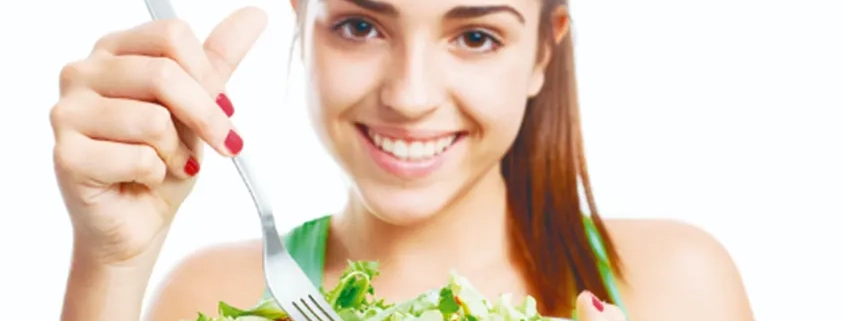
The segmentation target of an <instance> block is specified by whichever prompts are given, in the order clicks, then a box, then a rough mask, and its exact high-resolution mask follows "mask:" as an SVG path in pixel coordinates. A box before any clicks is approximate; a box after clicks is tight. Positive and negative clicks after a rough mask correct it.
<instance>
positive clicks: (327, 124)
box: [51, 0, 752, 321]
mask: <svg viewBox="0 0 845 321" xmlns="http://www.w3.org/2000/svg"><path fill="white" fill-rule="evenodd" d="M489 1H490V0H461V1H458V2H456V1H447V0H429V1H400V0H389V1H385V2H384V3H386V4H389V5H390V6H391V7H392V8H393V10H388V11H385V12H375V11H373V10H367V9H364V8H362V7H359V6H357V5H355V4H354V3H352V2H350V1H346V0H326V1H324V7H322V8H321V9H322V10H321V12H322V14H320V15H318V18H317V21H316V25H315V28H314V33H313V48H309V49H313V58H314V59H313V61H312V62H313V63H312V64H311V65H310V66H309V68H311V72H310V73H309V74H313V75H314V78H313V79H312V80H311V81H312V83H313V84H314V86H312V87H313V88H312V89H313V90H315V92H314V94H315V95H314V97H315V98H316V99H317V103H315V104H312V106H311V108H312V115H313V121H314V124H315V129H316V130H317V132H318V134H319V135H320V137H321V139H322V140H323V142H324V144H325V145H326V147H327V149H328V151H329V152H330V153H331V155H332V156H333V157H334V158H335V159H336V160H337V161H338V163H339V164H341V165H342V166H343V168H344V169H345V170H346V171H347V173H348V174H349V175H350V177H351V178H352V182H353V186H352V188H351V189H350V203H349V206H348V207H347V208H346V210H345V211H343V212H342V213H339V214H338V215H336V216H334V217H333V219H332V222H331V233H330V238H329V243H328V253H327V261H326V275H325V278H324V279H325V280H326V284H325V285H326V286H327V287H329V286H333V285H334V284H333V283H334V281H335V280H337V278H338V277H339V273H340V272H341V271H342V269H343V268H344V267H345V264H346V260H347V259H353V260H378V261H380V262H381V267H382V268H381V270H382V275H381V276H380V277H379V278H378V279H377V280H376V284H374V286H375V287H376V289H378V292H379V294H380V295H381V296H384V297H386V298H388V299H390V300H401V299H408V298H411V297H414V296H416V295H418V294H419V293H422V292H424V291H426V290H429V289H431V288H434V287H438V286H440V285H442V283H443V282H444V280H446V278H447V276H448V273H449V271H450V270H452V269H454V270H456V271H457V272H458V273H460V274H462V275H465V276H467V277H468V278H469V279H470V280H486V281H485V282H480V281H475V282H474V283H475V284H476V286H478V288H479V290H481V291H482V293H484V294H485V295H487V296H488V297H494V296H496V295H498V294H499V293H502V292H511V293H514V294H515V296H517V297H519V296H524V295H526V294H527V290H526V289H527V287H526V283H525V281H524V280H523V279H522V278H521V276H520V274H519V272H518V271H517V268H516V266H515V263H514V262H512V260H511V259H510V258H509V256H508V254H507V251H506V249H507V248H508V246H509V244H508V242H509V241H508V238H507V235H506V233H505V231H506V217H507V214H508V213H507V210H506V206H505V193H506V190H505V186H504V182H503V180H502V177H501V176H500V175H499V174H498V173H499V160H500V159H501V158H502V156H503V155H504V153H505V152H506V151H507V150H508V148H509V147H510V145H511V143H512V142H513V140H514V138H515V136H516V133H517V130H518V128H519V125H520V120H521V118H522V115H523V114H524V111H525V101H526V99H528V98H530V97H532V96H533V95H536V94H537V92H538V91H539V90H540V88H541V87H542V84H543V82H544V78H543V70H544V68H545V63H546V61H547V59H536V58H537V57H538V52H537V49H538V35H537V29H538V23H539V21H538V20H539V19H538V18H539V11H540V7H539V4H540V2H539V1H537V0H499V1H496V2H495V3H496V4H503V5H507V6H508V7H509V8H511V9H510V10H507V11H498V12H495V13H491V14H488V15H483V16H477V17H454V16H452V17H449V16H448V15H445V14H446V13H447V12H449V11H450V10H451V8H453V7H454V6H457V5H461V6H474V5H489V4H490V3H491V2H489ZM511 10H512V11H513V12H511ZM514 12H515V13H514ZM411 13H413V14H411ZM352 17H358V18H360V17H364V18H366V19H368V20H365V21H364V22H365V23H370V24H371V25H372V26H373V27H374V28H363V27H362V28H356V26H357V27H361V26H363V25H362V24H361V22H362V21H361V20H360V19H358V20H353V21H350V20H347V19H348V18H352ZM264 19H266V17H264V16H263V14H262V13H260V12H257V10H255V9H247V10H242V11H239V12H238V13H235V14H234V15H233V16H231V17H230V18H228V19H227V20H225V21H224V22H223V23H221V25H220V26H218V28H216V29H215V31H213V32H212V34H211V35H210V36H209V38H208V39H207V40H206V41H205V42H204V43H201V42H200V41H198V40H197V39H195V38H194V37H193V35H192V34H191V33H190V32H186V30H189V29H188V28H186V27H185V26H184V25H183V24H181V23H179V22H174V21H165V22H162V21H158V22H153V23H149V24H145V25H144V26H141V27H137V28H133V29H130V30H128V31H124V32H122V33H117V34H112V35H110V36H107V37H104V38H103V40H101V41H100V42H99V43H98V44H97V46H96V47H95V50H94V54H93V55H92V57H89V58H88V59H86V60H84V61H82V62H79V63H74V64H70V65H69V66H68V67H66V68H65V70H63V73H62V86H61V87H62V99H61V100H60V102H59V103H58V104H57V106H56V107H55V108H54V110H53V113H52V115H51V120H52V122H53V127H54V131H55V132H56V140H57V144H56V164H57V176H58V177H59V184H60V187H61V188H62V191H63V195H64V197H65V202H66V204H67V205H68V209H69V211H70V213H71V219H72V222H73V223H74V230H75V239H74V241H75V242H74V262H73V264H72V269H71V272H70V277H69V281H68V291H67V295H66V304H65V309H64V312H63V320H106V319H108V320H136V319H137V318H138V315H139V314H140V301H141V299H140V298H141V297H142V296H143V293H144V291H145V290H146V288H147V282H148V280H149V274H150V271H151V269H152V267H153V265H154V263H155V260H156V258H157V256H158V252H159V251H160V248H161V245H162V243H163V240H164V235H166V232H167V226H168V224H169V222H170V220H171V219H172V216H173V215H174V214H175V213H176V211H177V210H178V204H180V203H181V201H182V200H183V199H184V197H185V196H186V195H187V194H188V193H189V191H190V189H191V187H192V185H193V179H192V178H191V177H190V175H187V174H186V171H185V166H184V164H185V163H186V162H187V160H188V159H189V158H191V157H193V158H194V159H197V160H198V161H200V162H201V159H202V155H201V154H200V153H198V151H201V148H198V146H201V145H200V144H202V143H203V142H204V143H206V144H209V145H210V146H212V147H213V148H214V150H215V151H217V152H218V153H220V154H222V155H224V156H230V155H232V154H233V152H232V150H231V148H229V146H227V145H226V141H227V139H226V137H227V134H228V133H229V132H230V130H235V129H234V127H233V126H232V124H231V123H230V122H229V121H228V119H227V118H226V115H225V114H224V113H223V112H222V111H221V110H220V109H219V108H218V107H217V106H215V102H214V101H213V99H214V97H215V96H216V94H217V93H219V92H221V91H222V90H223V88H224V87H225V82H226V80H227V79H228V77H229V75H231V73H232V72H233V71H234V69H235V68H236V67H237V64H238V62H239V61H240V60H241V59H242V58H243V56H244V55H245V54H246V52H247V51H248V49H249V47H250V46H251V44H252V42H253V41H254V40H255V38H257V36H258V34H259V33H260V30H261V29H263V25H264ZM552 22H553V27H554V31H555V35H556V39H558V40H559V39H561V38H562V37H563V36H565V35H566V33H568V30H569V24H568V14H567V12H566V9H565V8H559V10H557V11H555V12H554V16H553V19H552ZM479 35H481V37H475V36H479ZM127 54H134V55H136V56H139V55H140V56H143V57H141V58H137V57H135V58H129V57H126V56H125V55H127ZM540 56H542V55H540ZM151 57H159V58H151ZM168 61H169V62H168ZM150 66H153V67H155V68H153V69H150ZM106 67H108V68H106ZM145 70H154V72H152V73H150V72H149V71H145ZM360 75H368V76H367V77H360ZM477 75H484V77H479V76H477ZM99 79H105V80H109V81H108V82H104V81H100V80H99ZM130 80H132V81H136V82H137V84H136V85H134V86H133V84H132V83H129V84H127V82H128V81H130ZM98 81H100V82H98ZM110 84H121V86H123V87H120V86H117V85H110ZM110 86H111V87H110ZM92 93H93V94H92ZM490 93H496V95H491V94H490ZM106 98H108V99H106ZM144 101H146V102H145V103H141V102H144ZM106 105H108V106H112V105H114V106H118V105H119V106H120V107H122V108H120V109H114V108H112V109H108V108H105V107H102V106H106ZM130 106H131V108H130ZM98 108H102V109H98ZM114 110H117V111H116V112H114ZM104 111H112V114H107V115H105V116H104V115H103V114H102V113H103V112H104ZM131 111H134V113H132V112H131ZM147 113H155V115H158V116H157V117H159V118H156V119H161V122H160V124H161V126H158V127H155V128H149V127H143V126H142V125H144V124H149V123H153V124H158V122H140V121H138V119H143V120H148V119H150V118H147V117H144V116H149V115H148V114H147ZM95 114H96V115H98V116H99V117H101V119H106V118H107V117H112V118H111V120H112V121H113V122H115V124H119V125H120V126H116V125H115V126H112V125H108V123H109V122H96V123H97V124H94V122H93V121H92V120H91V119H97V118H94V117H82V116H85V115H95ZM170 116H173V117H175V118H176V119H178V121H177V122H171V117H170ZM142 123H143V124H142ZM360 124H364V125H366V126H368V127H370V128H375V129H377V130H381V129H383V128H392V129H396V128H399V129H402V130H406V131H413V132H415V133H417V134H418V135H430V134H432V133H435V134H451V133H462V134H463V135H464V136H463V139H462V140H460V141H459V142H458V143H456V144H455V145H454V146H452V147H451V149H450V151H449V156H448V159H447V160H446V161H445V162H444V164H443V166H442V167H441V168H440V169H438V170H437V171H435V172H433V173H431V174H429V175H425V176H422V177H402V176H400V175H391V174H389V173H388V172H386V171H385V170H383V169H381V168H379V167H377V166H375V165H374V162H373V161H372V160H371V159H370V156H369V155H368V152H366V146H367V145H366V144H368V143H367V141H366V138H364V137H365V136H364V135H363V134H361V133H360V132H359V130H358V127H357V125H360ZM110 126H111V127H110ZM144 126H147V125H144ZM235 131H236V130H235ZM104 140H109V141H113V142H117V143H109V144H106V143H104V142H103V141H104ZM118 143H119V144H118ZM149 147H152V148H149ZM95 152H99V153H101V155H106V156H100V157H98V160H100V162H98V163H97V166H93V165H92V163H89V162H88V160H89V159H90V158H91V157H90V155H92V154H95ZM126 155H129V156H126ZM138 155H142V156H144V157H138ZM86 156H88V157H86ZM130 157H131V158H130ZM139 159H140V160H141V161H139ZM104 160H105V161H104ZM133 181H134V182H137V183H140V184H143V185H144V187H141V186H139V185H128V186H127V185H126V184H123V185H122V186H123V187H121V188H117V187H116V186H119V185H115V184H118V183H121V182H133ZM115 208H120V209H121V211H120V215H116V214H115V212H116V211H115V210H114V209H115ZM151 213H154V214H155V215H150V214H151ZM468 226H471V227H472V228H467V227H468ZM607 226H608V229H609V232H610V234H611V236H612V238H613V240H614V242H615V244H617V247H618V250H619V252H620V255H621V258H622V260H623V262H624V265H623V266H624V271H623V273H624V275H625V277H626V280H625V282H621V281H620V285H621V288H622V296H623V299H624V301H625V303H626V306H627V308H628V311H629V313H630V317H631V320H656V321H661V320H666V321H675V320H689V321H696V320H708V321H709V320H726V321H732V320H743V321H745V320H752V315H751V311H750V308H749V304H748V300H747V298H746V295H745V291H744V289H743V286H742V282H741V279H740V276H739V273H738V271H737V269H736V267H735V266H734V264H733V262H732V260H731V258H730V256H729V255H728V253H727V252H726V251H725V249H724V248H723V247H722V246H721V245H720V244H719V243H718V242H717V241H715V240H714V239H713V238H712V237H711V236H709V235H708V234H707V233H705V232H703V231H701V230H699V229H697V228H695V227H692V226H689V225H686V224H682V223H678V222H673V221H661V220H608V221H607ZM444 255H446V256H444ZM261 275H262V269H261V248H260V242H258V241H251V242H245V243H238V244H227V245H221V246H216V247H211V248H208V249H205V250H202V251H199V252H197V253H196V254H194V255H192V256H191V257H188V258H186V259H185V260H184V261H183V262H182V263H181V264H180V265H179V266H178V267H176V268H175V269H174V270H173V272H172V273H171V275H170V276H169V277H168V278H167V280H166V281H165V282H164V283H163V284H162V285H161V286H160V287H159V290H158V293H157V295H156V299H155V302H154V304H153V305H152V308H151V310H150V311H149V312H148V313H147V319H149V320H161V321H165V320H167V321H172V320H179V319H191V318H194V317H195V316H196V312H197V311H205V312H213V311H216V306H217V302H218V301H220V300H223V301H226V302H228V303H231V304H234V305H237V306H251V305H253V304H255V303H256V302H258V300H259V299H260V296H261V294H262V292H263V288H264V285H263V281H262V276H261ZM208 280H215V281H214V282H208ZM104 294H106V295H104ZM105 297H111V299H109V300H108V301H106V299H104V298H105ZM80 307H85V309H82V308H80ZM578 315H579V317H580V319H581V320H587V321H591V320H592V321H599V320H603V321H618V320H624V317H623V316H622V315H621V313H620V311H619V310H618V309H617V308H616V307H613V306H611V305H606V308H605V309H604V310H603V312H600V311H598V310H597V309H596V308H595V306H594V305H593V304H592V300H591V294H589V293H582V294H581V295H580V296H579V297H578Z"/></svg>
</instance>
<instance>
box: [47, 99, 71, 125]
mask: <svg viewBox="0 0 845 321" xmlns="http://www.w3.org/2000/svg"><path fill="white" fill-rule="evenodd" d="M67 105H68V103H67V101H66V100H65V99H61V100H59V102H58V103H56V104H55V105H53V107H52V108H50V125H51V126H53V128H54V129H55V128H58V127H60V126H61V125H62V124H63V123H64V122H65V121H66V119H67V118H68V114H69V112H68V107H67Z"/></svg>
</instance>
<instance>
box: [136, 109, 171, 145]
mask: <svg viewBox="0 0 845 321" xmlns="http://www.w3.org/2000/svg"><path fill="white" fill-rule="evenodd" d="M145 118H146V119H144V120H143V122H144V124H145V126H146V135H147V137H148V138H149V139H150V140H151V141H153V142H156V143H161V142H164V141H166V140H167V139H168V138H169V137H168V135H170V134H171V133H172V132H173V126H174V125H173V119H172V118H171V115H170V111H168V110H167V109H166V108H150V110H149V111H148V114H147V115H146V116H145Z"/></svg>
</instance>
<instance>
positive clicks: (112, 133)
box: [53, 93, 199, 179]
mask: <svg viewBox="0 0 845 321" xmlns="http://www.w3.org/2000/svg"><path fill="white" fill-rule="evenodd" d="M79 96H82V95H77V97H76V98H77V99H76V100H66V101H63V102H62V103H61V106H58V107H57V108H56V109H54V115H53V117H54V119H55V121H56V122H57V123H61V124H62V126H63V127H64V128H72V129H73V130H74V131H76V132H79V133H81V134H83V135H84V136H87V137H89V138H90V139H94V140H105V141H111V142H118V143H127V144H146V145H149V146H150V147H152V148H153V149H154V150H155V152H156V154H158V156H159V158H161V160H162V162H164V163H165V165H166V166H167V168H168V169H169V171H170V173H172V174H173V175H174V176H176V177H178V178H183V179H184V178H189V177H192V176H194V175H196V174H197V172H199V162H198V161H197V157H195V156H194V155H192V152H191V150H190V149H189V148H188V147H187V146H185V144H184V143H183V142H182V140H181V139H180V136H179V132H178V131H177V129H176V124H175V122H174V121H173V118H172V116H171V114H170V112H169V111H168V110H167V109H166V108H164V107H162V106H160V105H157V104H153V103H148V102H144V101H139V100H129V99H119V98H104V97H99V96H97V95H96V94H95V93H90V94H89V95H87V96H88V97H85V98H83V97H79ZM86 115H97V117H86Z"/></svg>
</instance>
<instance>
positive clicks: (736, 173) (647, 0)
mask: <svg viewBox="0 0 845 321" xmlns="http://www.w3.org/2000/svg"><path fill="white" fill-rule="evenodd" d="M573 2H574V4H573V15H574V21H575V30H576V48H577V49H576V50H577V54H578V60H577V61H578V69H579V70H578V71H579V77H580V87H581V92H580V96H581V99H582V106H583V114H584V115H583V117H584V122H585V124H584V127H585V131H586V134H585V135H586V139H587V147H588V157H589V160H590V169H591V171H592V173H593V177H594V179H593V180H594V185H595V189H596V194H597V197H598V201H599V204H600V208H601V210H602V211H603V213H604V214H605V215H606V216H608V217H661V218H675V219H681V220H685V221H689V222H693V223H695V224H697V225H699V226H701V227H703V228H705V229H707V230H708V231H710V232H711V233H712V234H714V235H715V236H716V237H717V238H718V239H719V240H721V241H722V243H723V244H724V245H725V246H726V247H727V248H728V249H729V250H730V252H731V253H732V255H733V257H734V259H735V260H736V262H737V264H738V265H739V267H740V269H741V271H742V273H743V277H744V280H745V283H746V286H747V288H748V293H749V295H750V297H751V301H752V304H753V308H754V310H755V312H756V315H757V317H758V319H759V320H812V319H819V320H822V319H824V320H832V319H836V318H840V317H841V316H842V312H841V311H840V310H839V308H838V307H840V306H841V304H842V301H843V300H845V295H843V294H842V291H843V289H845V277H843V272H842V271H845V263H843V261H842V260H841V259H842V257H843V254H842V253H843V252H842V250H841V245H842V244H845V238H843V234H845V231H843V225H842V224H840V223H838V222H840V219H841V218H842V217H841V216H842V215H845V170H843V167H845V153H844V152H843V149H845V143H843V140H845V125H843V124H844V123H845V112H843V109H845V48H843V46H845V19H843V18H842V16H841V14H842V12H845V3H843V2H841V1H834V0H801V1H782V0H765V1H764V0H709V1H691V0H681V1H679V0H637V1H630V0H589V1H587V0H573ZM249 4H252V5H258V6H260V7H262V8H264V9H266V10H267V11H268V13H269V14H270V17H271V21H270V26H269V29H268V31H267V32H266V33H265V34H264V36H263V38H261V39H260V40H259V43H258V44H257V47H256V48H255V49H254V50H253V52H252V53H251V54H250V56H248V57H247V59H246V61H245V62H244V63H243V65H242V67H241V68H240V69H239V71H238V72H237V73H236V74H235V76H234V78H233V79H232V81H231V82H230V86H229V92H230V93H231V95H230V96H231V97H232V99H233V101H234V103H235V106H236V109H237V110H238V112H237V115H236V117H235V122H236V124H237V125H238V127H239V128H241V129H242V131H243V132H244V136H245V140H246V144H247V148H248V149H250V152H251V153H253V154H255V155H256V156H258V157H256V161H257V162H258V163H257V165H258V168H257V169H258V170H259V171H260V172H261V174H262V176H263V180H264V181H265V182H266V184H267V185H269V187H270V188H271V190H272V192H273V195H274V196H275V202H276V209H277V213H278V217H279V218H278V219H279V220H280V223H281V224H283V225H284V226H286V227H290V226H292V225H293V224H296V223H299V222H301V221H303V220H305V219H308V218H311V217H314V216H317V215H321V214H324V213H328V212H331V211H334V210H336V209H338V208H339V207H341V206H342V205H343V202H344V197H343V196H344V193H343V192H344V182H343V179H342V176H341V173H340V172H338V171H337V169H336V168H335V167H334V165H333V164H332V162H331V161H330V159H329V158H328V157H327V156H326V155H325V154H324V152H323V150H322V147H321V146H320V145H319V144H318V143H317V141H316V140H315V139H314V136H313V134H312V132H311V130H310V128H309V127H308V126H309V125H308V122H307V121H306V118H305V117H306V116H305V113H304V108H305V107H304V106H303V104H302V102H301V101H302V95H301V93H300V91H301V88H299V87H296V86H294V87H292V88H293V90H292V92H293V95H292V96H291V97H289V99H287V100H285V99H284V98H283V92H284V91H283V88H284V87H285V78H284V72H285V69H286V68H285V62H286V61H287V59H286V58H287V48H288V45H289V42H290V35H291V14H290V11H289V8H288V6H287V5H288V0H251V1H248V0H238V1H231V0H230V1H221V0H203V1H193V0H176V1H175V6H176V9H177V11H178V13H179V14H180V15H181V16H182V17H184V18H185V19H186V20H188V21H189V22H190V23H191V24H192V25H193V26H194V27H195V28H196V32H197V33H198V34H199V35H200V36H202V37H204V36H205V35H206V34H207V32H209V31H210V29H211V27H212V26H213V25H214V24H215V23H216V22H217V21H218V20H219V19H221V18H222V17H223V16H225V15H226V14H227V13H228V12H229V11H231V10H233V9H235V8H237V7H240V6H242V5H249ZM147 19H148V16H147V11H146V9H145V7H144V5H143V2H142V1H141V0H79V1H59V0H42V1H10V2H7V3H4V4H2V5H0V35H2V37H0V44H2V45H0V48H2V50H0V55H2V56H0V57H2V59H0V64H2V66H0V67H2V69H0V71H2V72H1V73H0V94H1V95H0V111H2V112H3V115H2V116H0V137H2V140H0V144H2V147H0V150H2V153H3V154H2V156H3V157H2V159H0V164H2V166H0V174H2V179H1V180H0V189H2V190H0V214H1V215H0V247H2V248H1V249H2V251H0V262H1V264H2V265H0V269H2V270H0V271H2V272H0V296H2V297H3V298H4V301H5V302H4V303H3V305H4V312H3V315H4V317H7V318H10V317H25V316H26V317H27V318H28V319H29V318H33V316H32V314H33V313H37V316H34V318H36V319H44V320H49V319H52V318H55V317H57V316H58V314H59V312H60V306H61V302H62V296H63V290H64V282H65V277H66V271H67V266H68V260H69V258H70V257H69V250H70V241H71V236H70V226H69V223H68V220H67V217H66V214H65V211H64V208H63V205H62V201H61V199H60V197H59V194H58V190H57V188H56V185H55V180H54V177H53V173H52V161H51V147H52V144H53V142H52V134H51V131H50V127H49V122H48V117H47V115H48V110H49V108H50V107H51V106H52V104H53V103H54V102H55V101H56V98H57V80H58V72H59V69H60V68H61V67H62V65H64V64H65V63H66V62H68V61H71V60H75V59H80V58H82V57H84V56H85V55H86V54H87V53H88V52H89V50H90V48H91V45H92V44H93V42H94V41H95V40H96V39H97V38H98V37H99V36H101V35H102V34H104V33H106V32H109V31H113V30H117V29H122V28H127V27H130V26H133V25H135V24H139V23H143V22H145V21H146V20H147ZM295 67H296V66H295ZM292 72H293V74H292V79H298V78H299V77H301V72H300V71H299V70H297V69H294V70H293V71H292ZM203 166H204V167H203V178H202V179H201V180H200V183H199V185H198V186H197V188H196V190H195V192H194V193H193V194H192V196H191V197H190V198H189V199H188V200H187V202H186V204H185V205H184V206H183V209H182V211H181V213H180V215H179V216H178V218H177V220H176V222H175V226H174V228H173V230H172V233H171V236H170V238H169V240H168V243H167V246H166V249H165V250H164V253H163V255H162V257H161V260H160V261H159V265H158V267H157V270H156V273H155V275H154V280H153V282H156V283H157V282H159V280H161V277H162V276H163V274H164V273H165V272H166V271H167V270H168V269H170V268H171V267H172V266H173V264H174V263H175V262H177V260H178V259H179V258H180V257H182V256H184V255H186V254H187V253H189V252H191V251H193V250H195V249H197V248H198V247H202V246H207V245H211V244H214V243H218V242H224V241H234V240H241V239H246V238H254V237H258V236H259V235H260V234H259V230H258V221H257V220H256V217H255V214H254V210H253V207H252V204H251V203H250V200H249V198H248V195H247V193H246V190H245V189H244V187H243V185H242V184H241V182H240V181H239V179H238V177H237V174H236V172H235V170H234V168H233V166H232V165H231V163H229V162H228V161H226V160H224V159H220V158H218V157H211V159H209V160H208V162H207V163H206V164H204V165H203ZM836 243H838V244H840V246H834V244H836ZM837 252H838V254H837ZM212 312H213V311H212ZM10 314H11V315H10ZM174 321H175V320H174Z"/></svg>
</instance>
